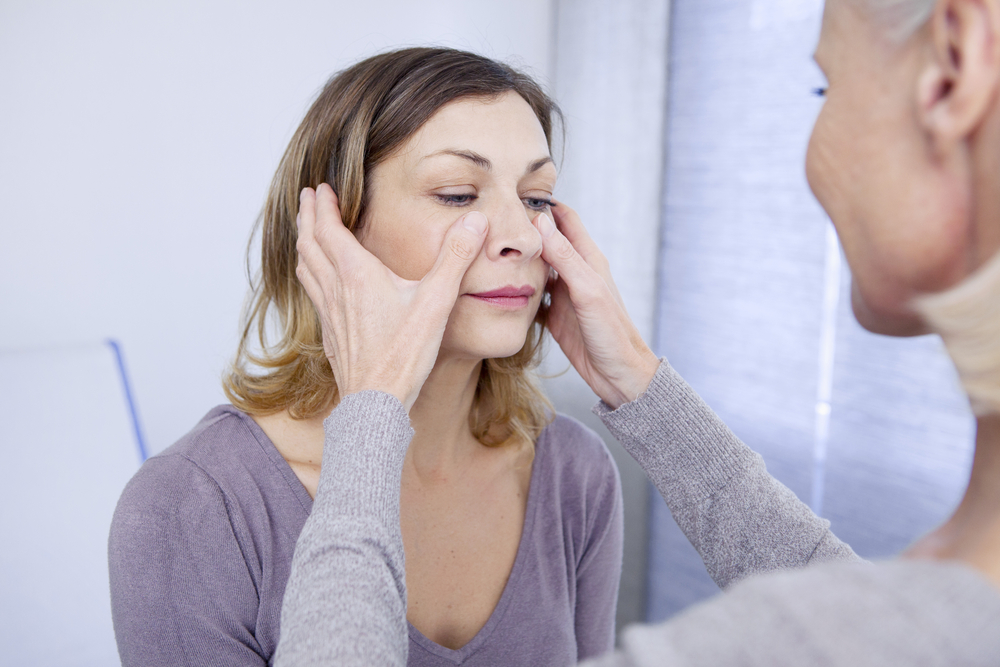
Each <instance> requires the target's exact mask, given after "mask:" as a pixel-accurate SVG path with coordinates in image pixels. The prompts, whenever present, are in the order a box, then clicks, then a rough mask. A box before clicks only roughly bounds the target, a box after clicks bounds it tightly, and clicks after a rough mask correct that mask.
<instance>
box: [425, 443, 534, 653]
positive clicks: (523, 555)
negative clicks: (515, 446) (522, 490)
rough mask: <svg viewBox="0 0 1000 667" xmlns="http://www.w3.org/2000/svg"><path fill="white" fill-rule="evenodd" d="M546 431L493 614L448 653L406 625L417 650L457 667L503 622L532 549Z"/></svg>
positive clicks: (532, 470) (532, 465)
mask: <svg viewBox="0 0 1000 667" xmlns="http://www.w3.org/2000/svg"><path fill="white" fill-rule="evenodd" d="M547 436H548V432H547V430H545V431H542V434H541V435H540V436H539V438H538V440H537V441H535V457H534V459H533V460H532V462H531V476H530V477H529V481H528V502H527V503H526V506H525V509H524V524H523V525H522V526H521V538H520V542H519V543H518V545H517V553H516V554H515V555H514V565H513V566H511V569H510V576H508V577H507V584H506V585H505V586H504V588H503V593H501V594H500V600H499V601H498V602H497V605H496V607H494V608H493V613H491V614H490V617H489V618H488V619H487V620H486V624H485V625H483V627H481V628H479V632H477V633H476V634H475V635H474V636H473V637H472V639H470V640H469V641H468V642H466V644H465V645H464V646H462V647H461V648H457V649H451V648H448V647H447V646H442V645H441V644H438V643H437V642H435V641H434V640H432V639H428V638H427V636H426V635H424V633H422V632H420V630H418V629H417V628H416V627H415V626H414V625H413V624H412V623H410V622H409V621H407V622H406V625H407V628H409V635H410V641H411V642H413V643H414V644H417V645H418V646H419V647H420V648H422V649H424V650H425V651H427V652H428V653H431V654H433V655H435V656H438V657H439V658H444V659H445V660H448V661H449V662H452V663H454V664H456V665H460V664H462V663H463V662H465V661H466V660H467V659H468V658H469V656H471V655H472V654H473V653H475V652H476V651H478V650H479V649H480V648H482V646H483V644H485V643H486V641H487V640H488V639H489V638H490V635H492V634H493V631H494V630H496V628H497V626H498V625H500V622H501V621H502V620H503V617H504V614H505V613H506V611H507V607H509V606H510V602H511V600H512V599H513V597H514V594H515V591H516V590H517V588H518V586H517V583H518V580H519V579H520V578H521V576H522V574H523V572H524V570H525V569H526V568H527V564H526V563H527V560H528V555H527V552H528V550H529V549H530V548H531V547H530V545H529V542H530V540H528V539H525V538H526V537H527V536H528V535H531V534H532V531H533V530H534V524H535V514H536V512H537V508H536V506H537V504H538V501H537V497H538V490H537V487H538V485H537V484H536V483H535V478H536V477H537V475H538V469H539V467H540V466H539V465H538V463H539V459H540V458H541V456H542V453H540V451H539V450H540V449H544V447H542V445H543V441H544V440H545V439H546V438H547Z"/></svg>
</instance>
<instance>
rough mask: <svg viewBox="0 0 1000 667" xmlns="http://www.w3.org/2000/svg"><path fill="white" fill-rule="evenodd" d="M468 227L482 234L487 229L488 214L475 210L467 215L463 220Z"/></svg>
mask: <svg viewBox="0 0 1000 667" xmlns="http://www.w3.org/2000/svg"><path fill="white" fill-rule="evenodd" d="M462 224H463V225H465V228H466V229H469V230H471V231H474V232H475V233H477V234H479V235H480V236H482V234H483V232H485V231H486V216H485V215H483V214H482V213H480V212H479V211H473V212H472V213H469V214H468V215H466V216H465V220H463V221H462Z"/></svg>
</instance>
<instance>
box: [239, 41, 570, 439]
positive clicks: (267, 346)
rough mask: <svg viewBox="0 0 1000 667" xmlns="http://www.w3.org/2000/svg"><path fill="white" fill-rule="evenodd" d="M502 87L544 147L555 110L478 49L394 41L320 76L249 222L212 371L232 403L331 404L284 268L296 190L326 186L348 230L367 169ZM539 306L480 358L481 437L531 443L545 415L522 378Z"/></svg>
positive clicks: (297, 289)
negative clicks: (224, 361) (519, 329)
mask: <svg viewBox="0 0 1000 667" xmlns="http://www.w3.org/2000/svg"><path fill="white" fill-rule="evenodd" d="M508 91H513V92H515V93H517V94H518V95H520V96H521V97H522V98H524V100H525V101H526V102H527V103H528V104H529V105H530V106H531V109H532V110H533V111H534V112H535V116H536V117H537V118H538V122H539V123H540V124H541V126H542V130H543V131H544V133H545V138H546V140H547V142H548V144H549V149H550V150H551V149H552V133H553V126H554V122H555V121H557V120H561V115H560V112H559V109H558V107H557V106H556V105H555V103H554V102H553V101H552V100H551V99H550V98H549V97H548V96H547V95H546V94H545V93H544V92H543V91H542V89H541V88H540V87H539V86H538V84H537V83H535V82H534V81H533V80H532V79H531V78H530V77H528V76H526V75H525V74H522V73H520V72H518V71H516V70H514V69H512V68H510V67H508V66H507V65H504V64H502V63H498V62H496V61H493V60H491V59H489V58H485V57H483V56H479V55H476V54H473V53H468V52H465V51H458V50H454V49H444V48H411V49H401V50H398V51H392V52H389V53H383V54H380V55H377V56H373V57H371V58H368V59H366V60H363V61H361V62H359V63H357V64H356V65H354V66H352V67H349V68H348V69H346V70H344V71H342V72H340V73H338V74H336V75H334V76H333V77H332V78H331V79H330V80H329V81H328V82H327V84H326V86H325V87H324V88H323V90H322V91H321V92H320V94H319V96H318V97H317V99H316V101H315V102H314V103H313V104H312V106H311V107H310V108H309V110H308V111H307V112H306V115H305V118H304V119H303V121H302V123H301V124H300V125H299V127H298V129H297V130H296V131H295V135H294V136H293V137H292V140H291V142H290V143H289V145H288V148H287V149H286V151H285V154H284V156H283V157H282V159H281V163H280V164H279V165H278V170H277V172H276V173H275V175H274V179H273V180H272V181H271V187H270V190H269V191H268V195H267V200H266V203H265V204H264V208H263V210H262V212H261V214H260V218H259V219H258V221H257V225H256V227H255V233H256V231H257V230H259V231H260V234H261V246H262V247H261V268H260V273H259V274H258V275H257V276H256V277H255V278H254V279H253V280H252V283H251V294H250V297H249V301H248V303H247V307H246V310H245V313H244V322H243V331H242V336H241V338H240V343H239V347H238V349H237V353H236V359H235V361H234V363H233V365H232V368H231V370H230V372H229V373H228V374H227V375H226V376H225V377H224V379H223V389H224V390H225V392H226V396H227V397H228V398H229V400H230V401H232V403H233V405H235V406H236V407H237V408H239V409H240V410H243V411H244V412H247V413H248V414H252V415H266V414H273V413H276V412H280V411H282V410H287V411H288V413H289V414H290V415H291V416H292V417H293V418H296V419H304V418H309V417H315V416H318V415H321V414H323V413H325V412H328V411H329V410H331V409H332V408H333V406H334V405H336V403H337V401H338V400H339V395H338V392H337V383H336V382H335V380H334V377H333V372H332V370H331V368H330V363H329V361H328V360H327V358H326V355H325V353H324V351H323V342H322V332H321V329H320V322H319V318H318V317H317V315H316V311H315V310H314V308H313V305H312V303H311V302H310V300H309V297H308V296H307V295H306V293H305V290H303V288H302V285H301V284H300V283H299V281H298V279H297V278H296V276H295V266H296V263H297V254H296V250H295V241H296V235H297V234H296V225H295V217H296V215H297V213H298V205H299V193H300V192H301V191H302V189H303V188H305V187H316V186H317V185H319V184H320V183H322V182H326V183H329V184H330V186H331V187H333V189H334V191H335V192H336V193H337V196H338V198H339V201H340V212H341V217H342V219H343V222H344V225H345V226H346V227H347V228H348V229H350V230H351V231H353V232H354V233H355V234H358V233H359V232H360V231H361V229H362V228H363V226H364V224H365V213H366V210H367V207H368V204H369V196H370V192H369V184H370V181H371V178H370V176H371V172H372V169H374V168H375V167H376V166H377V165H378V164H379V163H381V162H382V161H384V160H385V159H386V158H388V157H390V156H391V155H392V154H393V153H394V152H395V151H397V150H398V149H399V148H401V147H402V146H403V144H404V143H405V142H406V141H407V140H408V139H409V138H410V137H411V136H412V135H413V134H414V133H415V132H416V131H417V130H418V129H419V128H420V127H421V126H422V125H423V124H424V123H425V122H426V121H427V120H428V119H429V118H430V117H431V116H432V115H434V113H435V112H437V110H438V109H440V108H441V107H443V106H444V105H445V104H447V103H449V102H452V101H454V100H457V99H460V98H469V97H479V98H486V99H493V98H496V97H498V96H500V95H502V94H504V93H506V92H508ZM248 252H249V251H248ZM546 312H547V311H546V310H545V308H544V307H543V308H541V309H540V310H539V312H538V314H537V316H536V317H535V322H534V323H533V325H532V326H531V329H530V330H529V332H528V335H527V338H526V340H525V343H524V347H522V348H521V350H520V351H519V352H518V353H517V354H515V355H513V356H511V357H508V358H505V359H487V360H485V361H484V362H483V365H482V370H481V371H480V377H479V383H478V386H477V389H476V396H475V401H474V403H473V408H472V411H471V413H470V415H469V420H470V425H471V426H472V432H473V434H474V435H475V436H476V438H477V439H479V441H480V442H482V443H483V444H486V445H490V446H499V445H503V444H505V443H508V442H513V441H521V442H524V441H527V442H528V443H533V442H534V441H535V440H536V439H537V437H538V435H539V434H540V433H541V431H542V429H543V428H544V427H545V425H546V424H547V423H548V422H549V420H550V419H551V414H552V408H551V404H550V403H549V401H548V399H546V397H545V395H544V394H543V393H542V392H541V390H540V388H539V387H538V385H537V381H536V379H535V377H534V374H533V369H534V368H535V367H536V366H537V364H538V362H539V360H540V354H541V342H542V336H543V333H544V327H545V316H546ZM269 327H274V328H276V329H277V335H276V336H275V340H274V341H271V340H269V339H268V335H267V331H268V328H269ZM255 344H256V345H257V346H258V347H259V350H255V349H254V345H255Z"/></svg>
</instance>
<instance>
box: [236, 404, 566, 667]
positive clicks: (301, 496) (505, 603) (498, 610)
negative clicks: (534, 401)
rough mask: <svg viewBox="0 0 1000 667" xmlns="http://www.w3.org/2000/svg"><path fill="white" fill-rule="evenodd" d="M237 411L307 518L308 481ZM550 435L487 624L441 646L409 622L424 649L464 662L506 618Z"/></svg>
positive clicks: (534, 467)
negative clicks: (456, 645)
mask: <svg viewBox="0 0 1000 667" xmlns="http://www.w3.org/2000/svg"><path fill="white" fill-rule="evenodd" d="M232 409H233V410H235V411H236V412H237V413H238V414H240V415H241V416H242V417H243V418H244V420H245V422H246V423H247V425H248V426H249V428H250V431H251V432H252V433H253V435H254V437H255V438H256V440H257V442H258V443H259V444H260V445H261V448H262V449H263V450H264V451H265V453H266V454H267V456H268V458H270V459H271V461H272V462H273V463H274V465H275V467H276V468H277V469H278V471H279V472H280V473H281V476H282V477H284V478H285V481H286V482H287V483H288V485H289V487H290V488H291V490H292V493H293V494H294V495H295V497H296V498H297V499H298V501H299V502H300V503H301V505H302V509H303V510H305V515H306V518H308V517H309V514H311V513H312V506H313V498H312V496H310V495H309V491H307V490H306V487H305V485H304V484H303V483H302V480H300V479H299V476H298V475H296V474H295V471H294V470H292V467H291V466H290V465H289V464H288V461H286V460H285V457H283V456H282V455H281V452H279V451H278V448H277V447H275V445H274V443H273V442H271V439H270V438H269V437H268V436H267V434H266V433H264V429H262V428H261V427H260V424H258V423H257V422H256V421H254V420H253V418H251V417H250V416H249V415H247V414H246V413H244V412H242V411H240V410H238V409H236V408H232ZM547 438H548V429H545V430H543V431H542V433H541V435H540V436H539V437H538V440H536V441H535V456H534V459H533V460H532V462H531V476H530V477H529V481H528V502H527V503H526V506H525V509H524V525H523V526H522V527H521V538H520V542H519V543H518V545H517V554H515V556H514V565H513V566H511V569H510V576H508V577H507V583H506V585H505V586H504V589H503V593H501V594H500V600H499V601H498V602H497V605H496V607H494V608H493V613H491V614H490V617H489V618H488V619H487V620H486V624H485V625H483V627H481V628H479V632H477V633H476V634H475V635H474V636H473V637H472V639H470V640H469V641H468V642H467V643H466V644H465V645H464V646H462V647H461V648H457V649H451V648H448V647H447V646H442V645H441V644H438V643H437V642H435V641H434V640H432V639H428V638H427V637H426V636H425V635H424V633H422V632H420V630H418V629H417V628H416V627H415V626H414V625H413V624H412V623H410V622H409V621H407V622H406V625H407V628H408V629H409V638H410V641H412V642H413V643H415V644H417V645H418V646H420V647H421V648H422V649H424V650H425V651H427V652H429V653H431V654H433V655H436V656H438V657H440V658H444V659H445V660H448V661H449V662H452V663H454V664H456V665H460V664H462V663H463V662H465V661H466V660H467V659H468V658H469V656H471V655H472V654H473V653H475V652H476V651H478V650H479V649H480V648H481V647H482V646H483V644H485V643H486V641H487V640H488V639H489V638H490V635H492V634H493V631H494V630H496V627H497V626H498V625H499V624H500V622H501V621H502V620H503V617H504V613H505V612H506V611H507V607H509V606H510V602H511V600H512V599H513V597H514V591H515V590H516V589H517V582H518V580H519V579H520V578H521V576H522V573H523V572H524V570H525V568H526V567H527V565H526V564H525V563H526V561H527V559H528V556H527V553H526V552H527V551H528V549H529V548H530V546H529V544H528V543H529V541H530V540H527V539H525V537H526V536H528V535H531V533H532V530H533V529H534V524H535V515H536V513H537V507H536V506H537V504H538V489H537V487H538V485H537V484H536V483H535V478H536V477H537V476H538V469H539V465H538V463H539V460H540V459H541V458H542V456H544V451H543V450H544V449H545V447H544V441H545V440H546V439H547Z"/></svg>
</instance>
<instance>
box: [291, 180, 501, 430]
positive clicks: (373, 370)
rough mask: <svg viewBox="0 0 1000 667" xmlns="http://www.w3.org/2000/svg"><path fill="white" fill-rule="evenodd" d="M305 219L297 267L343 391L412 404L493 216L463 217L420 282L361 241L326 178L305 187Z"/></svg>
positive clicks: (301, 217)
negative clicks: (377, 393)
mask: <svg viewBox="0 0 1000 667" xmlns="http://www.w3.org/2000/svg"><path fill="white" fill-rule="evenodd" d="M297 224H298V241H297V244H296V249H297V250H298V255H299V260H298V265H297V266H296V269H295V274H296V276H298V279H299V281H300V282H301V283H302V285H303V287H304V288H305V290H306V293H307V294H308V295H309V299H310V300H311V301H312V303H313V306H314V307H315V308H316V312H317V313H318V314H319V318H320V322H321V325H322V329H323V349H324V351H325V352H326V356H327V358H328V359H329V360H330V366H331V367H332V368H333V375H334V378H335V379H336V381H337V387H338V388H339V390H340V395H341V396H347V395H349V394H354V393H357V392H359V391H365V390H369V389H372V390H377V391H383V392H386V393H389V394H391V395H393V396H395V397H396V398H398V399H399V400H400V402H402V404H403V406H404V407H405V408H406V409H407V411H409V409H410V408H411V407H412V406H413V403H414V401H416V398H417V395H418V394H419V393H420V388H421V386H423V383H424V381H425V380H426V379H427V376H428V375H430V372H431V369H432V368H433V367H434V362H435V360H436V359H437V355H438V350H439V348H440V346H441V341H442V338H443V337H444V330H445V326H446V325H447V323H448V317H449V315H450V314H451V311H452V308H453V307H454V305H455V301H456V299H457V298H458V292H459V287H460V285H461V282H462V277H463V276H464V275H465V272H466V270H467V269H468V268H469V266H470V265H471V264H472V262H473V260H474V259H475V258H476V257H477V256H478V255H479V252H480V249H481V248H482V246H483V242H484V240H485V238H486V231H487V228H488V222H487V220H486V217H485V216H484V215H483V214H482V213H478V212H472V213H469V214H466V215H465V216H462V217H461V218H459V219H458V220H457V221H456V222H455V224H454V225H452V227H451V228H450V229H449V230H448V233H447V234H446V236H445V239H444V244H443V245H442V247H441V253H440V255H439V256H438V259H437V262H436V263H435V265H434V266H433V268H431V270H430V271H429V272H428V273H427V275H426V276H424V278H423V279H421V280H419V281H414V280H404V279H403V278H400V277H399V276H397V275H396V274H395V273H393V272H392V271H390V270H389V269H388V268H387V267H386V266H385V265H384V264H383V263H382V262H381V261H380V260H379V259H378V258H377V257H375V256H374V255H372V254H371V253H370V252H368V250H366V249H365V248H364V247H363V246H362V245H361V244H360V243H359V242H358V240H357V239H356V238H355V237H354V235H353V234H352V233H351V232H350V231H349V230H348V229H347V228H346V227H344V224H343V222H342V220H341V217H340V210H339V206H338V202H337V195H336V194H335V193H334V191H333V188H331V187H330V186H329V185H327V184H326V183H323V184H320V185H319V186H318V187H317V188H316V189H315V190H313V189H312V188H305V189H304V190H303V191H302V193H301V196H300V198H299V215H298V218H297Z"/></svg>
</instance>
